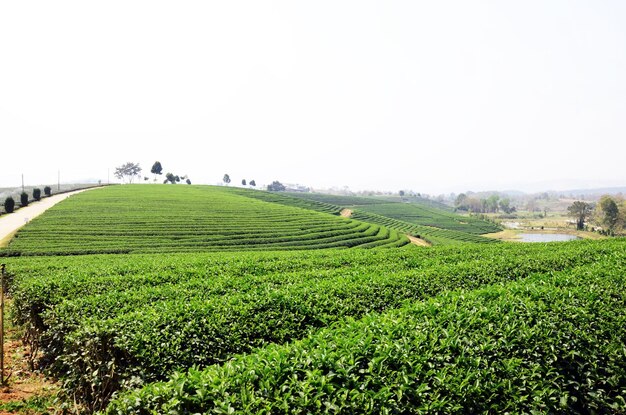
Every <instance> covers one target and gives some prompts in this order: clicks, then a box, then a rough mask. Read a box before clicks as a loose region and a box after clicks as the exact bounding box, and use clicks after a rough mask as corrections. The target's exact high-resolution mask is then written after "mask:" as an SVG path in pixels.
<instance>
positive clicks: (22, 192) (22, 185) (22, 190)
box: [22, 173, 24, 193]
mask: <svg viewBox="0 0 626 415" xmlns="http://www.w3.org/2000/svg"><path fill="white" fill-rule="evenodd" d="M22 193H24V173H22Z"/></svg>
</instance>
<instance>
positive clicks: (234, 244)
mask: <svg viewBox="0 0 626 415" xmlns="http://www.w3.org/2000/svg"><path fill="white" fill-rule="evenodd" d="M406 243H408V240H406V238H405V237H402V236H400V235H398V233H397V232H395V231H390V230H388V229H386V228H383V227H380V226H378V225H372V224H367V223H362V222H358V221H355V220H348V219H345V218H340V217H336V216H333V215H329V214H326V213H321V212H315V211H312V210H309V209H303V208H302V207H298V206H285V205H283V204H277V203H269V202H266V201H262V200H256V199H252V198H249V197H243V196H241V195H238V194H236V193H234V192H232V191H230V190H229V189H223V188H219V187H213V186H171V185H170V186H168V185H141V186H140V185H137V186H115V187H109V188H105V189H99V190H94V191H91V192H88V193H85V194H80V195H76V196H73V197H72V198H71V199H69V200H67V201H65V202H63V203H60V204H59V205H57V206H55V207H53V208H52V209H50V210H49V211H48V212H46V213H45V214H44V215H42V216H41V217H39V218H37V219H35V220H33V221H32V222H31V223H30V224H28V225H27V226H26V227H24V228H23V229H22V230H21V231H19V232H18V237H17V238H16V239H14V240H13V242H12V243H11V244H10V245H9V249H8V251H9V253H19V254H22V255H29V254H37V255H47V254H52V255H54V254H87V253H139V252H185V251H218V250H220V251H221V250H256V249H265V250H266V249H272V250H282V249H317V248H331V247H354V246H365V247H373V246H381V245H388V246H401V245H403V244H406ZM5 252H6V251H5Z"/></svg>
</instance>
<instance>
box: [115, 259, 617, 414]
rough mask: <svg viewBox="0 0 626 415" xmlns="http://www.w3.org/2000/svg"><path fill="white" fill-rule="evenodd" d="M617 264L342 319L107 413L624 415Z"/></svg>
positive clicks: (124, 401) (153, 389)
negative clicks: (298, 339) (618, 414)
mask: <svg viewBox="0 0 626 415" xmlns="http://www.w3.org/2000/svg"><path fill="white" fill-rule="evenodd" d="M624 259H625V258H624V251H623V250H622V252H620V253H616V255H615V256H614V257H613V258H610V257H609V258H604V259H602V260H600V261H599V262H598V263H596V264H593V265H588V266H585V267H580V268H577V269H574V270H568V271H565V272H554V273H544V274H541V275H535V276H533V277H531V278H529V279H526V280H522V281H517V282H508V283H502V284H495V285H492V286H490V287H488V288H482V289H478V290H475V291H467V290H459V291H451V292H445V293H443V294H441V295H438V296H436V297H434V298H431V299H428V300H426V301H424V302H414V303H409V304H406V305H405V306H404V307H402V308H400V309H398V310H394V311H391V312H388V313H386V314H382V315H380V314H371V315H369V316H367V317H365V318H363V319H362V320H358V321H353V320H348V321H345V322H342V323H340V324H336V325H334V326H333V327H332V328H329V329H325V330H322V331H320V332H318V333H316V334H313V335H311V336H309V337H308V338H306V339H304V340H302V341H296V342H294V343H291V344H287V345H282V346H280V345H271V346H268V347H266V348H264V349H260V350H258V351H257V352H255V353H253V354H250V355H244V356H240V357H237V358H235V359H233V360H230V361H228V362H226V363H224V364H222V365H215V366H210V367H208V368H206V369H204V370H200V371H199V370H191V371H189V372H188V373H187V374H178V375H175V376H173V377H172V379H171V380H170V381H168V382H165V383H155V384H151V385H148V386H146V387H144V388H143V389H140V390H137V391H134V392H129V393H125V394H122V395H121V396H120V397H118V398H117V399H116V400H115V401H113V402H112V403H111V404H110V405H109V407H108V409H107V410H106V413H107V414H111V415H113V414H116V415H122V414H146V415H147V414H155V413H163V414H165V413H245V414H257V413H287V412H288V413H292V414H306V413H363V414H365V413H377V414H394V413H403V414H423V413H581V414H582V413H624V412H626V401H625V399H624V396H626V365H625V364H624V359H625V349H624V344H625V343H626V314H625V313H624V309H625V308H626V291H625V290H624V285H625V282H626V276H625V275H626V274H625V271H626V262H625V261H624ZM616 260H617V261H618V262H616Z"/></svg>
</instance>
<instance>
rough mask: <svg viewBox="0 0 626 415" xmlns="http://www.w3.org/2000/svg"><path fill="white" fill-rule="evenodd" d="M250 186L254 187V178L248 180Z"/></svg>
mask: <svg viewBox="0 0 626 415" xmlns="http://www.w3.org/2000/svg"><path fill="white" fill-rule="evenodd" d="M250 186H252V187H256V182H255V181H254V179H252V180H250Z"/></svg>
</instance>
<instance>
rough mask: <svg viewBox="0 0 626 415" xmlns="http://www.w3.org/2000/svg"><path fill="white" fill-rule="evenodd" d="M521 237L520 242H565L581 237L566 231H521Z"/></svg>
mask: <svg viewBox="0 0 626 415" xmlns="http://www.w3.org/2000/svg"><path fill="white" fill-rule="evenodd" d="M519 237H520V238H521V239H519V241H520V242H565V241H574V240H576V239H580V238H579V237H578V236H576V235H568V234H566V233H520V234H519Z"/></svg>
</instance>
